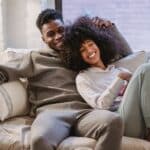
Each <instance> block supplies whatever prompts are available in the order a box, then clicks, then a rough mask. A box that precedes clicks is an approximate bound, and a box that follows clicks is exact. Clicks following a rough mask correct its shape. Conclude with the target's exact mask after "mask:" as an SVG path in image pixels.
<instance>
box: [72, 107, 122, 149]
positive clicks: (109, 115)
mask: <svg viewBox="0 0 150 150" xmlns="http://www.w3.org/2000/svg"><path fill="white" fill-rule="evenodd" d="M83 114H84V115H82V117H80V118H79V120H78V122H77V124H76V125H75V128H74V129H75V130H74V131H75V134H76V135H78V136H85V137H90V138H94V139H96V140H97V143H96V146H95V148H94V150H111V149H113V150H119V149H120V145H121V139H122V134H123V123H122V120H121V118H120V116H119V115H118V114H116V113H113V112H110V111H107V110H96V109H95V110H92V111H90V112H86V113H85V112H83Z"/></svg>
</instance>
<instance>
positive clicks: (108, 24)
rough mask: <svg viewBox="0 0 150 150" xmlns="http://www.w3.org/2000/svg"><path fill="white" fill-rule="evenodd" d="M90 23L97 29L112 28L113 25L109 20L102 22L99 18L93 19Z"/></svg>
mask: <svg viewBox="0 0 150 150" xmlns="http://www.w3.org/2000/svg"><path fill="white" fill-rule="evenodd" d="M92 22H93V23H94V24H95V25H96V26H97V27H99V28H108V27H111V26H113V23H112V22H111V21H109V20H104V19H101V18H99V17H93V18H92Z"/></svg>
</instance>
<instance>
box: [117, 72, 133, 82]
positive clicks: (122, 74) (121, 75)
mask: <svg viewBox="0 0 150 150" xmlns="http://www.w3.org/2000/svg"><path fill="white" fill-rule="evenodd" d="M118 77H119V78H121V79H122V80H126V81H129V80H130V79H131V77H132V73H130V72H125V71H123V72H120V73H119V74H118Z"/></svg>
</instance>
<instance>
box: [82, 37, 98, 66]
mask: <svg viewBox="0 0 150 150" xmlns="http://www.w3.org/2000/svg"><path fill="white" fill-rule="evenodd" d="M80 53H81V56H82V59H83V60H84V61H85V62H86V63H88V64H89V65H91V66H95V67H96V66H98V64H99V62H100V59H101V58H100V49H99V48H98V47H97V45H96V44H95V42H94V41H92V40H85V41H84V42H83V43H82V45H81V48H80Z"/></svg>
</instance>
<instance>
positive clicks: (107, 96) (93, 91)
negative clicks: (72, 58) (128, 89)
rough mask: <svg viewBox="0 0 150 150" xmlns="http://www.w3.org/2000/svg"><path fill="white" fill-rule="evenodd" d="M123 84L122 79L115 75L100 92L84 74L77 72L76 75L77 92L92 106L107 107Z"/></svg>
mask: <svg viewBox="0 0 150 150" xmlns="http://www.w3.org/2000/svg"><path fill="white" fill-rule="evenodd" d="M123 84H124V81H123V80H122V79H120V78H118V77H117V78H116V79H115V80H114V81H113V82H112V84H111V85H110V86H109V87H108V88H107V89H106V90H105V91H104V92H103V93H100V91H99V88H98V87H96V86H95V85H94V84H92V82H90V80H89V79H88V78H86V76H82V75H81V74H80V73H79V74H78V76H77V77H76V86H77V90H78V92H79V93H80V95H81V96H82V97H83V99H84V100H85V101H86V102H87V103H88V104H89V105H90V106H91V107H93V108H100V109H109V108H110V106H111V105H112V103H113V101H114V100H115V98H116V97H117V96H118V94H119V91H120V88H121V86H122V85H123Z"/></svg>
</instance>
